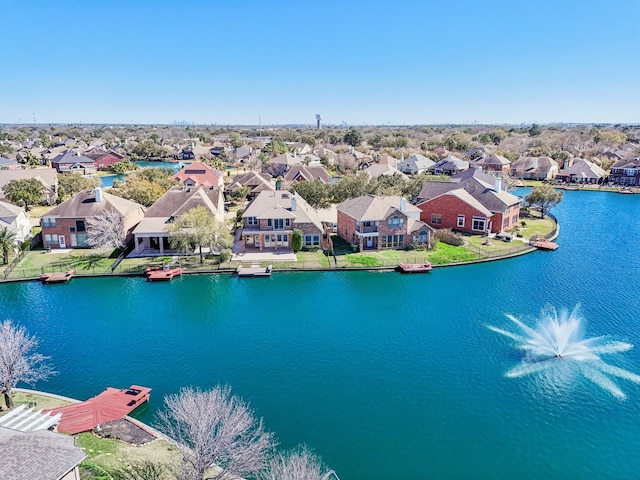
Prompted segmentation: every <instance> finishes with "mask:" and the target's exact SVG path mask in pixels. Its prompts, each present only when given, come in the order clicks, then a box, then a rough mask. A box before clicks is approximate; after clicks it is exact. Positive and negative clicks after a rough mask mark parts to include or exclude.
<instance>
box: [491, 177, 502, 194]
mask: <svg viewBox="0 0 640 480" xmlns="http://www.w3.org/2000/svg"><path fill="white" fill-rule="evenodd" d="M493 189H494V190H495V191H496V192H499V191H500V190H501V189H502V180H501V179H500V177H496V181H495V183H494V188H493Z"/></svg>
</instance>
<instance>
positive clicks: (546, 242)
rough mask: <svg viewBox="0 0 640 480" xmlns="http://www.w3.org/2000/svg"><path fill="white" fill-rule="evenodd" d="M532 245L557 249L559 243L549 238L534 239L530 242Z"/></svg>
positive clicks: (542, 248)
mask: <svg viewBox="0 0 640 480" xmlns="http://www.w3.org/2000/svg"><path fill="white" fill-rule="evenodd" d="M529 245H531V246H532V247H536V248H539V249H541V250H555V249H556V248H558V244H557V243H555V242H551V241H549V240H532V241H530V242H529Z"/></svg>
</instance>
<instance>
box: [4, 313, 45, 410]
mask: <svg viewBox="0 0 640 480" xmlns="http://www.w3.org/2000/svg"><path fill="white" fill-rule="evenodd" d="M37 346H38V340H37V339H36V337H32V336H30V335H29V334H28V333H27V331H26V330H25V328H24V327H17V326H14V325H13V324H12V323H11V320H5V321H4V322H2V323H1V324H0V388H1V391H2V393H3V394H4V397H5V402H6V404H7V408H13V398H12V396H11V395H12V390H13V389H14V388H15V386H16V385H17V384H18V383H20V382H24V383H27V384H30V385H33V384H34V383H35V382H37V381H38V380H45V379H46V378H48V377H49V376H51V375H53V374H54V373H55V372H54V371H53V370H52V369H51V366H49V365H48V364H46V363H44V361H45V360H48V359H49V357H45V356H44V355H41V354H39V353H31V352H32V351H33V350H34V349H35V348H36V347H37Z"/></svg>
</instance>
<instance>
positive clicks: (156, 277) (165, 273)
mask: <svg viewBox="0 0 640 480" xmlns="http://www.w3.org/2000/svg"><path fill="white" fill-rule="evenodd" d="M146 275H147V280H149V281H150V282H163V281H164V282H167V281H169V280H171V279H173V277H177V276H179V275H182V268H180V267H178V268H160V269H147V272H146Z"/></svg>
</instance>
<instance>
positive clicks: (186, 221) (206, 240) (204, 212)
mask: <svg viewBox="0 0 640 480" xmlns="http://www.w3.org/2000/svg"><path fill="white" fill-rule="evenodd" d="M168 231H169V235H170V236H169V242H170V244H171V246H172V247H173V248H175V249H177V250H180V251H183V252H188V251H190V250H195V249H196V248H197V249H198V253H199V254H200V264H201V265H202V264H203V263H204V253H203V251H202V248H203V247H209V248H210V250H212V251H213V250H221V249H223V248H230V247H231V246H233V237H232V236H231V233H229V229H228V228H227V226H226V225H225V224H224V223H223V222H219V221H218V220H217V219H216V218H215V217H214V216H213V214H212V213H211V212H210V211H209V210H208V209H207V208H206V207H202V206H200V207H196V208H192V209H191V210H189V211H188V212H186V213H185V214H184V215H181V216H180V217H178V218H177V219H176V220H175V221H174V222H173V223H172V224H171V225H170V226H169V228H168Z"/></svg>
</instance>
